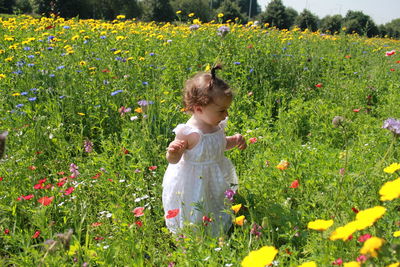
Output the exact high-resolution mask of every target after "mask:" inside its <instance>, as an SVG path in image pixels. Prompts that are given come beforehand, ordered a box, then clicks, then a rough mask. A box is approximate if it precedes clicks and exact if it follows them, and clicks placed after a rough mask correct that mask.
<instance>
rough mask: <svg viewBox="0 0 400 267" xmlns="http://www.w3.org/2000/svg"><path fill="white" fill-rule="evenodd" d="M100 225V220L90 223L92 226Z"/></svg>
mask: <svg viewBox="0 0 400 267" xmlns="http://www.w3.org/2000/svg"><path fill="white" fill-rule="evenodd" d="M100 225H102V223H101V222H94V223H92V226H93V227H97V226H100Z"/></svg>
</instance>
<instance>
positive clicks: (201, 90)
mask: <svg viewBox="0 0 400 267" xmlns="http://www.w3.org/2000/svg"><path fill="white" fill-rule="evenodd" d="M217 69H222V68H221V65H216V66H215V67H213V68H212V69H211V72H210V73H208V72H200V73H197V74H196V75H195V76H193V77H192V78H190V79H189V80H187V81H186V83H185V88H184V89H183V103H184V105H185V110H186V111H192V112H193V108H194V106H206V105H208V104H210V103H212V101H213V99H214V98H215V97H223V96H226V97H232V96H233V93H232V90H231V89H230V87H229V85H228V84H227V83H226V82H224V81H223V80H222V79H220V78H218V77H216V75H215V71H216V70H217Z"/></svg>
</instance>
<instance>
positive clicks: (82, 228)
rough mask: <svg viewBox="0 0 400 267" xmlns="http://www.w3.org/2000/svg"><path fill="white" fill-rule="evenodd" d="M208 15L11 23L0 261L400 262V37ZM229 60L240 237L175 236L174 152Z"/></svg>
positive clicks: (6, 28) (3, 42)
mask: <svg viewBox="0 0 400 267" xmlns="http://www.w3.org/2000/svg"><path fill="white" fill-rule="evenodd" d="M194 18H195V16H194V17H191V18H189V19H190V21H188V22H187V23H186V22H185V23H184V22H179V23H176V24H156V23H142V22H137V21H135V20H125V19H124V17H123V16H119V17H118V18H117V19H116V20H114V21H111V22H105V21H98V20H79V19H71V20H66V19H62V18H58V17H51V18H33V17H30V16H23V15H22V16H15V17H8V18H5V17H3V18H0V32H1V35H0V36H2V37H0V38H1V39H0V66H1V68H0V133H2V132H6V131H7V132H8V135H7V137H6V144H7V145H6V149H5V153H4V156H3V157H2V159H0V264H1V265H2V266H56V265H60V266H102V265H105V266H266V265H270V264H272V266H332V265H333V266H335V265H338V266H340V265H342V266H392V267H394V266H400V263H399V262H400V237H399V236H400V232H399V230H400V202H399V197H400V178H398V177H399V174H400V158H399V156H400V151H399V148H400V144H399V142H400V141H399V136H400V121H399V119H400V108H399V103H400V93H399V92H400V83H399V81H400V56H399V55H400V52H398V51H399V50H400V41H397V40H391V39H378V38H369V39H367V38H364V37H360V36H357V35H345V34H337V35H326V34H322V33H318V32H317V33H310V32H307V31H305V32H302V31H300V30H297V29H293V30H291V31H279V30H276V29H274V28H268V25H262V27H261V26H256V25H253V24H252V23H249V24H248V25H239V24H235V23H228V24H224V25H222V24H218V23H217V22H214V23H207V24H202V23H201V22H200V21H198V20H195V21H193V20H192V19H194ZM215 63H222V65H223V70H222V71H220V72H219V73H218V75H219V76H220V77H221V78H223V79H224V80H225V81H227V82H228V83H229V84H230V85H231V87H232V88H233V89H234V92H235V98H234V101H233V104H232V107H231V109H230V115H229V124H228V128H227V134H228V135H232V134H234V133H236V132H240V133H243V134H244V136H245V137H246V139H247V142H248V148H247V149H246V150H244V151H239V150H237V149H234V150H232V151H229V152H227V153H226V155H227V157H228V158H230V159H231V160H232V162H233V163H234V165H235V167H236V171H237V174H238V176H239V181H240V184H239V190H238V191H237V192H226V196H227V199H226V201H227V203H228V204H229V205H230V206H231V207H232V208H231V209H229V210H227V211H226V212H228V213H230V214H231V216H232V222H233V227H232V229H231V230H230V231H229V233H227V234H226V235H224V236H220V237H212V236H209V235H207V234H206V232H207V227H209V225H210V224H212V223H213V220H212V217H207V216H204V218H203V219H204V223H203V224H202V225H189V226H188V227H187V229H186V228H185V229H184V230H183V232H182V234H181V235H179V236H173V235H171V234H170V233H169V232H168V230H167V229H166V227H165V220H168V219H169V218H173V217H174V216H176V214H177V213H178V212H179V210H171V211H169V212H168V214H164V211H163V209H162V204H161V191H162V188H161V183H162V178H163V174H164V171H165V169H166V166H167V161H166V160H165V151H166V150H165V148H166V147H167V145H168V143H169V142H170V141H172V140H173V138H174V135H173V132H172V129H174V128H175V126H176V125H177V124H179V123H183V122H185V121H186V120H187V119H188V116H187V114H185V112H184V111H183V109H182V108H183V106H182V99H181V89H182V87H183V83H184V81H185V80H186V79H187V78H189V77H190V76H192V75H193V74H195V73H196V72H198V71H207V70H209V69H210V67H211V66H212V65H214V64H215ZM5 135H6V133H3V136H5ZM2 138H3V139H4V138H5V137H2ZM0 139H1V138H0ZM0 151H1V149H0Z"/></svg>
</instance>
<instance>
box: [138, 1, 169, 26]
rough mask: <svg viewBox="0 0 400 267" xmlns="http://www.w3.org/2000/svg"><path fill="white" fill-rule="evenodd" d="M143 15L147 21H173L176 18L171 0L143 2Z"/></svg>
mask: <svg viewBox="0 0 400 267" xmlns="http://www.w3.org/2000/svg"><path fill="white" fill-rule="evenodd" d="M141 4H142V9H143V15H142V19H143V20H145V21H164V22H166V21H172V20H173V19H174V17H175V14H174V11H173V10H172V6H171V4H170V2H169V0H147V1H142V2H141Z"/></svg>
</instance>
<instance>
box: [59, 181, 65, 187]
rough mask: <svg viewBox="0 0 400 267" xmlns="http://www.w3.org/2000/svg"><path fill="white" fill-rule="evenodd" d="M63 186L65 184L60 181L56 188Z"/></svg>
mask: <svg viewBox="0 0 400 267" xmlns="http://www.w3.org/2000/svg"><path fill="white" fill-rule="evenodd" d="M64 184H65V181H60V182H58V183H57V186H58V187H61V186H63V185H64Z"/></svg>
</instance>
